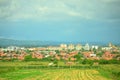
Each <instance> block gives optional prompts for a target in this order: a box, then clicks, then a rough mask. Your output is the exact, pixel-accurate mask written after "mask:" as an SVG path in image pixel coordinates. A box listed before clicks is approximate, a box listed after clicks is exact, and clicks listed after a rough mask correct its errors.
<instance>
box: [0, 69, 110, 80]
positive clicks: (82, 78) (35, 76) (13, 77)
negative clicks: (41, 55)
mask: <svg viewBox="0 0 120 80" xmlns="http://www.w3.org/2000/svg"><path fill="white" fill-rule="evenodd" d="M0 80H111V79H108V78H105V77H103V76H102V75H101V74H100V73H99V72H98V71H97V70H95V69H86V70H81V69H22V70H16V71H13V72H7V73H3V74H1V75H0Z"/></svg>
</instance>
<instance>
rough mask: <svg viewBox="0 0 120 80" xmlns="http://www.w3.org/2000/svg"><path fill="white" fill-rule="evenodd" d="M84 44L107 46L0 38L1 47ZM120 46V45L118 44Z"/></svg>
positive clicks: (94, 43)
mask: <svg viewBox="0 0 120 80" xmlns="http://www.w3.org/2000/svg"><path fill="white" fill-rule="evenodd" d="M62 43H64V44H82V45H85V44H86V43H89V44H90V45H100V46H106V45H108V43H107V42H57V41H34V40H33V41H32V40H14V39H5V38H0V47H8V46H21V47H43V46H44V47H45V46H58V45H60V44H62ZM116 45H119V44H116Z"/></svg>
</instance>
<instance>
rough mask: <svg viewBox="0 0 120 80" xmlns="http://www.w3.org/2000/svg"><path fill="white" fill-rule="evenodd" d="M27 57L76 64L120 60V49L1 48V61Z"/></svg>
mask: <svg viewBox="0 0 120 80" xmlns="http://www.w3.org/2000/svg"><path fill="white" fill-rule="evenodd" d="M27 56H31V57H32V58H33V59H32V60H34V59H38V60H42V59H43V60H45V59H47V58H51V59H53V60H54V59H55V60H65V61H68V62H70V61H71V62H75V61H78V60H84V59H89V60H113V59H114V60H120V47H119V46H115V45H113V44H112V43H109V44H108V46H104V47H102V46H97V45H91V46H90V45H89V44H88V43H86V44H85V45H84V46H83V45H81V44H77V45H74V44H68V45H67V44H60V46H48V47H33V48H25V47H17V46H9V47H7V48H0V60H1V61H2V60H6V61H10V60H13V59H14V60H19V61H24V60H26V57H27Z"/></svg>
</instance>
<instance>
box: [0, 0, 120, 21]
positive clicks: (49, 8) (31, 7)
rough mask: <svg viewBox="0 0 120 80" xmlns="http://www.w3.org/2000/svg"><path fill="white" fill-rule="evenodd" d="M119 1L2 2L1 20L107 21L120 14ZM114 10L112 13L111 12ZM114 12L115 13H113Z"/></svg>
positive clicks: (45, 0) (23, 0)
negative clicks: (80, 19)
mask: <svg viewBox="0 0 120 80" xmlns="http://www.w3.org/2000/svg"><path fill="white" fill-rule="evenodd" d="M112 2H120V1H118V0H99V1H94V0H91V1H90V0H51V1H48V0H29V1H25V0H11V2H10V1H9V0H0V4H5V5H2V6H0V18H1V19H5V20H10V21H17V20H22V19H27V20H33V19H34V20H52V19H53V20H54V19H55V20H60V19H61V20H65V19H69V18H70V17H78V18H84V19H92V20H97V19H98V20H107V19H109V18H110V17H111V16H112V17H113V18H115V17H114V16H118V15H119V13H120V10H119V8H118V7H119V5H115V4H116V3H112ZM111 10H112V12H111ZM113 12H114V13H113Z"/></svg>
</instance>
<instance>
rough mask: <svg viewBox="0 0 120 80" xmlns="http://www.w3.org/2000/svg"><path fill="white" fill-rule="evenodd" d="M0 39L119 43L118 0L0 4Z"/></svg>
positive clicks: (9, 1) (12, 0)
mask: <svg viewBox="0 0 120 80" xmlns="http://www.w3.org/2000/svg"><path fill="white" fill-rule="evenodd" d="M0 38H10V39H16V40H41V41H74V42H76V41H77V42H78V41H79V42H120V0H0Z"/></svg>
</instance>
